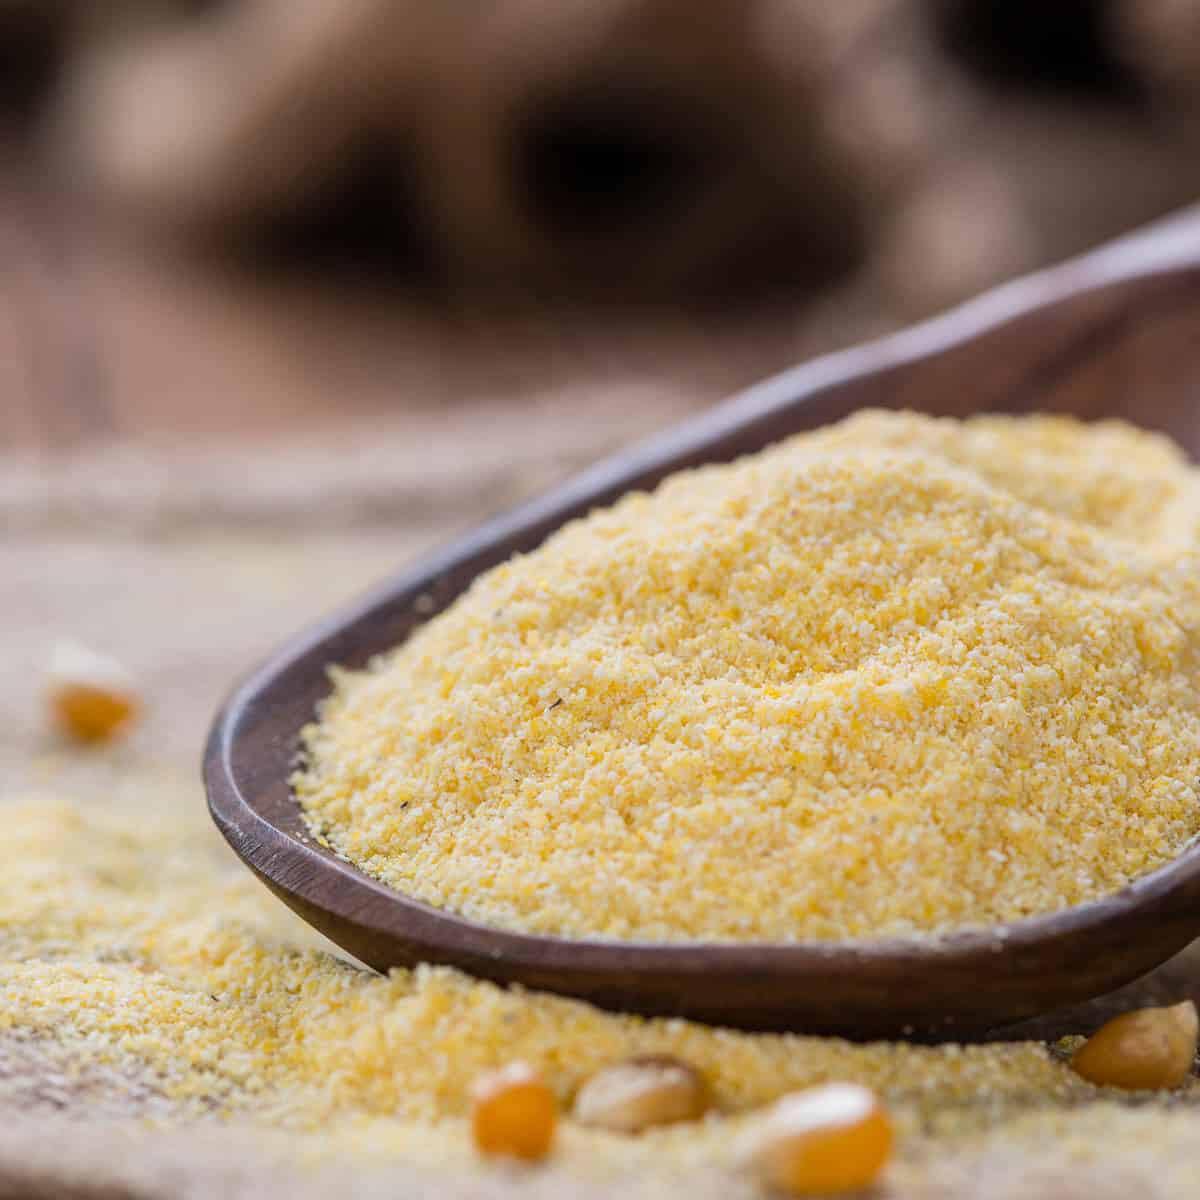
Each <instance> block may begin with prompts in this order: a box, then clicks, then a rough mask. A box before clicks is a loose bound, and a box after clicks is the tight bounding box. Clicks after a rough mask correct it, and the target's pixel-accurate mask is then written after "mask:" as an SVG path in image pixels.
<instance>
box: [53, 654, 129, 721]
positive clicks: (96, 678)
mask: <svg viewBox="0 0 1200 1200" xmlns="http://www.w3.org/2000/svg"><path fill="white" fill-rule="evenodd" d="M47 700H48V702H49V705H50V713H51V716H52V717H53V720H54V723H55V725H56V726H57V727H58V729H59V730H60V731H61V732H63V733H64V734H66V735H67V736H68V737H71V738H74V739H75V740H76V741H80V742H102V741H107V740H108V739H109V738H111V737H114V736H115V735H117V734H118V733H120V732H122V731H123V730H124V729H125V728H126V727H128V726H129V725H130V724H131V723H132V721H133V719H134V717H136V715H137V713H138V709H139V708H140V703H139V700H138V694H137V687H136V685H135V683H134V681H133V677H132V676H131V675H130V674H129V673H128V672H127V671H126V670H125V668H124V667H123V666H121V664H120V663H119V662H117V661H116V660H115V659H111V658H108V657H107V656H105V655H103V654H97V653H96V652H95V651H93V650H89V649H88V648H87V647H86V646H81V645H79V644H78V643H75V642H60V643H59V644H57V645H56V646H55V647H54V652H53V655H52V657H51V660H50V670H49V672H48V679H47Z"/></svg>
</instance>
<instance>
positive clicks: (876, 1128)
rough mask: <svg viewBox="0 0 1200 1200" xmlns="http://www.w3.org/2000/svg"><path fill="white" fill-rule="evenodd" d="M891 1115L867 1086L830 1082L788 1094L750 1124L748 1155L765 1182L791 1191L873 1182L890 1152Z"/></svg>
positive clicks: (817, 1191)
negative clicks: (752, 1125)
mask: <svg viewBox="0 0 1200 1200" xmlns="http://www.w3.org/2000/svg"><path fill="white" fill-rule="evenodd" d="M894 1142H895V1135H894V1132H893V1128H892V1121H891V1118H890V1117H889V1116H888V1113H887V1110H886V1109H885V1108H884V1107H883V1105H882V1104H881V1103H880V1101H879V1098H878V1097H877V1096H876V1095H875V1093H874V1092H872V1091H871V1090H870V1089H869V1088H865V1087H859V1086H858V1085H857V1084H849V1083H832V1084H826V1085H824V1086H822V1087H815V1088H809V1089H807V1090H805V1091H802V1092H793V1093H792V1094H791V1095H789V1096H784V1097H783V1099H782V1100H780V1101H778V1102H777V1103H776V1104H775V1105H774V1106H773V1107H772V1108H771V1109H770V1110H768V1112H766V1113H765V1114H764V1115H763V1118H762V1119H761V1122H760V1123H759V1124H758V1125H757V1126H756V1127H754V1128H753V1129H752V1130H751V1133H750V1136H749V1144H748V1146H747V1161H748V1163H749V1165H750V1167H751V1168H752V1169H753V1170H754V1171H755V1173H756V1174H757V1175H758V1177H759V1179H760V1180H761V1182H762V1183H763V1184H764V1185H765V1186H767V1187H769V1188H773V1189H775V1190H776V1191H780V1192H784V1193H786V1194H788V1195H792V1196H805V1195H832V1194H835V1193H838V1192H849V1191H854V1190H856V1189H858V1188H864V1187H866V1186H868V1185H869V1184H870V1183H872V1182H873V1181H874V1180H875V1179H876V1177H877V1176H878V1175H879V1173H880V1171H882V1170H883V1168H884V1166H885V1165H886V1163H887V1161H888V1159H889V1158H890V1157H891V1154H892V1148H893V1145H894Z"/></svg>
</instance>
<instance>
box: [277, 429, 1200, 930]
mask: <svg viewBox="0 0 1200 1200" xmlns="http://www.w3.org/2000/svg"><path fill="white" fill-rule="evenodd" d="M1198 531H1200V473H1198V472H1196V471H1194V470H1193V469H1192V468H1191V467H1189V466H1188V464H1187V463H1186V461H1185V460H1184V458H1183V456H1182V454H1181V453H1180V452H1179V451H1178V450H1177V449H1176V448H1175V447H1174V446H1173V445H1172V444H1170V443H1169V442H1168V441H1166V440H1165V439H1162V438H1160V437H1157V436H1153V435H1150V434H1146V433H1143V432H1139V431H1137V430H1135V429H1133V428H1132V427H1129V426H1125V425H1119V424H1102V425H1097V426H1087V425H1084V424H1080V423H1077V422H1075V421H1072V420H1067V419H1062V418H1049V417H1034V418H1024V419H1014V418H986V419H978V420H972V421H968V422H966V423H959V422H954V421H937V420H931V419H928V418H924V417H919V416H915V415H897V414H885V413H878V412H873V413H865V414H861V415H859V416H856V417H855V418H853V419H851V420H850V421H847V422H845V423H843V424H841V425H837V426H833V427H831V428H828V429H825V430H822V431H819V432H816V433H811V434H806V435H803V436H800V437H795V438H792V439H791V440H789V441H786V442H783V443H781V444H780V445H778V446H776V447H773V448H771V449H769V450H767V451H765V452H763V453H760V454H757V455H754V456H752V457H748V458H745V459H742V460H741V461H739V462H736V463H733V464H731V465H724V466H710V467H705V468H702V469H700V470H695V471H689V472H684V473H681V474H679V475H676V476H674V477H672V478H670V479H668V480H667V481H666V482H664V483H663V484H662V485H661V486H660V487H659V488H658V489H657V490H656V491H655V492H654V493H653V494H651V495H644V494H637V495H630V496H627V497H626V498H624V499H623V500H621V501H620V502H619V503H618V504H617V505H615V506H614V507H612V508H610V509H606V510H603V511H598V512H595V513H593V514H592V515H590V516H588V517H587V518H585V519H583V520H579V521H575V522H573V523H572V524H570V525H568V526H567V527H565V528H564V529H562V530H560V531H559V532H557V533H556V534H555V535H554V536H552V537H551V538H550V539H549V540H548V541H547V542H546V543H545V544H544V545H543V546H542V547H541V548H540V549H538V550H536V551H534V552H532V553H530V554H528V555H525V556H522V557H518V558H515V559H513V560H512V561H510V562H507V563H505V564H503V565H501V566H499V567H497V568H495V569H494V570H492V571H490V572H488V573H487V574H485V575H484V576H482V577H481V578H480V579H478V580H477V581H476V582H475V583H474V585H473V586H472V587H471V588H470V589H469V591H468V592H467V593H466V594H465V595H463V596H462V597H460V598H459V599H458V600H457V601H456V602H455V603H454V604H453V605H452V606H451V607H450V608H449V609H448V610H447V611H446V612H444V613H442V614H441V615H439V616H437V617H435V618H433V619H432V620H431V621H429V622H428V624H426V625H425V626H424V627H423V628H421V629H420V630H419V631H417V632H416V633H415V634H414V635H413V636H412V637H411V638H410V639H409V641H408V642H407V643H405V644H404V645H403V646H401V647H399V648H398V649H397V650H395V651H394V652H392V653H390V654H387V655H385V656H383V657H382V658H380V659H379V660H378V661H377V662H375V663H374V664H373V665H372V667H371V668H370V669H369V670H367V671H365V672H356V673H350V672H337V673H335V681H336V688H335V694H334V695H333V696H332V698H331V699H330V700H329V701H328V703H327V704H326V705H325V707H324V709H323V712H322V714H321V719H320V721H319V722H318V723H317V724H316V725H314V726H312V727H310V728H309V729H308V731H307V733H306V744H307V752H308V763H307V766H306V768H305V769H304V770H303V771H302V772H301V773H299V774H298V775H297V776H296V778H295V780H294V786H295V788H296V791H297V794H298V797H299V799H300V802H301V804H302V805H303V807H304V808H305V810H306V813H307V816H308V819H309V821H310V823H311V825H312V826H313V828H314V830H315V831H316V832H318V833H319V834H321V835H323V836H324V837H325V838H327V840H328V841H329V842H330V843H331V844H332V846H333V847H334V848H335V849H336V850H337V851H338V852H339V853H341V854H343V855H344V856H346V857H347V858H349V859H350V860H352V861H353V862H355V863H357V864H358V865H359V866H361V867H362V868H364V869H365V870H367V871H369V872H370V873H372V874H373V875H375V876H377V877H379V878H380V879H382V880H384V881H386V882H387V883H389V884H391V885H393V886H395V887H397V888H398V889H400V890H402V891H405V892H407V893H410V894H412V895H415V896H417V897H419V898H421V899H422V900H425V901H427V902H430V903H432V904H436V905H440V906H443V907H446V908H448V909H452V910H455V911H457V912H459V913H462V914H465V915H467V916H469V917H472V918H475V919H478V920H481V921H484V922H489V923H493V924H496V925H500V926H508V927H516V928H520V929H525V930H532V931H536V932H542V933H554V934H566V935H577V936H584V935H593V936H594V935H601V936H607V937H615V938H624V939H649V940H657V939H696V938H704V939H724V940H742V941H744V940H754V939H760V940H789V939H814V938H815V939H826V940H844V939H851V938H863V937H876V936H884V935H899V936H903V935H912V934H919V933H923V932H933V931H941V930H946V929H952V928H959V927H963V926H971V925H988V924H993V923H996V922H1002V921H1010V920H1014V919H1018V918H1021V917H1025V916H1028V915H1030V914H1034V913H1041V912H1048V911H1053V910H1057V909H1060V908H1063V907H1065V906H1068V905H1071V904H1075V903H1078V902H1081V901H1085V900H1088V899H1091V898H1094V897H1097V896H1100V895H1103V894H1106V893H1110V892H1113V891H1115V890H1117V889H1119V888H1121V887H1123V886H1124V885H1126V884H1127V883H1129V882H1130V881H1131V880H1133V879H1136V878H1137V877H1139V876H1141V875H1143V874H1145V873H1146V872H1148V871H1150V870H1152V869H1154V868H1155V867H1157V866H1159V865H1161V864H1162V863H1164V862H1165V861H1167V860H1169V859H1170V858H1171V857H1172V856H1174V855H1175V854H1176V853H1177V852H1178V851H1179V850H1180V849H1181V848H1182V847H1183V846H1184V845H1185V843H1186V842H1187V841H1188V839H1189V838H1191V837H1192V836H1193V835H1195V834H1196V833H1197V832H1200V803H1198V802H1197V801H1198V797H1197V786H1198V781H1200V654H1197V633H1198V632H1200V556H1198V554H1197V547H1198V545H1200V540H1198Z"/></svg>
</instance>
